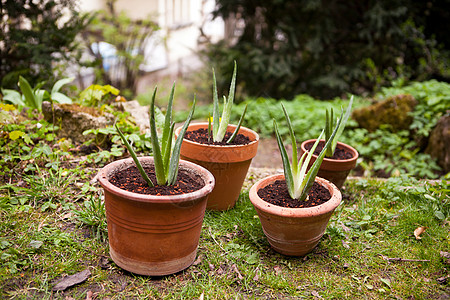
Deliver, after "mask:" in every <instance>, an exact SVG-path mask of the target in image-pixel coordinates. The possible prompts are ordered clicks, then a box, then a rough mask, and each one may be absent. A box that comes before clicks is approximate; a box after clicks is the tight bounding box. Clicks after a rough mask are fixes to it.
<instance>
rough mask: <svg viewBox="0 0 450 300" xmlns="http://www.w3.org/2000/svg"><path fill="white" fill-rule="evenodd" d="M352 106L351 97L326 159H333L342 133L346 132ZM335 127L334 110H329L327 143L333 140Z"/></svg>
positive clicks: (326, 127) (326, 126)
mask: <svg viewBox="0 0 450 300" xmlns="http://www.w3.org/2000/svg"><path fill="white" fill-rule="evenodd" d="M352 104H353V96H351V97H350V102H349V104H348V106H347V109H346V111H345V115H344V117H343V119H342V124H341V126H340V127H339V130H338V132H337V133H336V137H335V138H334V140H333V142H332V143H331V147H329V148H328V149H327V151H326V152H325V156H326V157H332V156H333V154H334V151H335V150H336V146H337V142H338V139H339V137H340V136H341V134H342V132H343V131H344V128H345V124H346V123H347V120H348V118H349V117H350V113H351V111H352ZM333 126H334V117H333V109H332V108H331V109H330V110H328V109H327V112H326V116H325V140H326V141H328V140H329V139H330V138H331V134H332V132H333ZM313 152H314V151H313Z"/></svg>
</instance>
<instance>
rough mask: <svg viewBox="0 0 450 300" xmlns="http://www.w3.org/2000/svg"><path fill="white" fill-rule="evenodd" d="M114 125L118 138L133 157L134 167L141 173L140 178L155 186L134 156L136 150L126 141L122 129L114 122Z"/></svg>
mask: <svg viewBox="0 0 450 300" xmlns="http://www.w3.org/2000/svg"><path fill="white" fill-rule="evenodd" d="M114 126H115V127H116V130H117V132H118V133H119V135H120V138H121V139H122V141H123V143H124V144H125V146H126V147H127V149H128V152H130V155H131V157H132V158H133V160H134V163H135V164H136V167H137V168H138V170H139V173H141V176H142V178H144V180H145V181H146V182H147V184H148V185H149V186H155V185H154V184H153V182H152V181H151V180H150V178H149V177H148V175H147V173H145V171H144V168H143V167H142V165H141V162H140V161H139V159H138V158H137V156H136V152H134V150H133V147H131V145H130V143H128V141H127V138H126V137H125V136H124V135H123V133H122V131H120V129H119V127H118V126H117V124H114Z"/></svg>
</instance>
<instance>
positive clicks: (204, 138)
mask: <svg viewBox="0 0 450 300" xmlns="http://www.w3.org/2000/svg"><path fill="white" fill-rule="evenodd" d="M232 134H233V132H229V131H227V132H226V133H225V137H224V139H223V141H222V142H213V140H212V136H211V139H210V141H208V129H205V128H199V129H196V130H192V131H186V133H185V135H184V138H185V139H188V140H190V141H193V142H197V143H199V144H205V145H218V146H226V145H247V144H249V143H250V142H251V140H250V138H249V137H247V136H245V135H243V134H240V133H238V134H237V135H236V137H235V138H234V140H233V141H232V142H231V143H229V144H227V143H226V142H227V141H228V139H229V138H230V137H231V135H232Z"/></svg>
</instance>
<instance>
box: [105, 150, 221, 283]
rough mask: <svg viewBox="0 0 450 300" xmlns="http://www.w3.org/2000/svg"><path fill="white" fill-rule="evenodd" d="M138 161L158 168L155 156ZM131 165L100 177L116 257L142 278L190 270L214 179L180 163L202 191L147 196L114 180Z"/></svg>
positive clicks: (114, 166) (118, 164)
mask: <svg viewBox="0 0 450 300" xmlns="http://www.w3.org/2000/svg"><path fill="white" fill-rule="evenodd" d="M139 160H140V161H141V163H142V164H143V165H153V158H152V157H142V158H139ZM131 166H134V162H133V160H132V159H131V158H128V159H122V160H118V161H115V162H113V163H110V164H108V165H107V166H105V167H104V168H103V169H102V170H100V173H99V175H98V180H99V181H100V184H101V185H102V187H103V189H104V191H105V207H106V218H107V223H108V238H109V249H110V255H111V258H112V259H113V260H114V262H115V263H116V264H117V265H118V266H120V267H121V268H123V269H125V270H127V271H130V272H133V273H137V274H142V275H155V276H162V275H167V274H172V273H176V272H178V271H181V270H183V269H185V268H187V267H189V266H190V265H191V264H192V262H193V261H194V259H195V256H196V254H197V247H198V242H199V238H200V232H201V228H202V223H203V216H204V214H205V209H206V201H207V196H208V194H209V193H210V192H211V191H212V189H213V187H214V177H213V176H212V174H211V173H210V172H208V170H206V169H204V168H202V167H200V166H197V165H195V164H193V163H190V162H186V161H180V169H184V170H187V171H188V172H189V173H191V174H192V176H194V177H196V178H198V180H201V181H203V182H204V183H205V186H204V187H203V188H201V189H200V190H197V191H194V192H192V193H187V194H181V195H171V196H154V195H143V194H137V193H133V192H129V191H126V190H123V189H120V188H118V187H116V186H114V185H113V184H112V183H111V182H110V181H109V178H110V177H111V176H112V174H114V173H116V172H119V171H123V170H126V169H127V168H129V167H131Z"/></svg>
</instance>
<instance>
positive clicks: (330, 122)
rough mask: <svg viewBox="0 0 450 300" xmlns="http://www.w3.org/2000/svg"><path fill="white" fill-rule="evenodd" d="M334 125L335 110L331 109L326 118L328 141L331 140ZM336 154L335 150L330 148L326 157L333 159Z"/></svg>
mask: <svg viewBox="0 0 450 300" xmlns="http://www.w3.org/2000/svg"><path fill="white" fill-rule="evenodd" d="M333 123H334V116H333V108H331V109H330V111H328V110H327V113H326V118H325V140H326V141H328V140H329V139H330V136H331V133H332V132H333ZM333 153H334V149H333V148H332V147H331V148H328V149H327V152H326V153H325V156H327V157H332V156H333Z"/></svg>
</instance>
